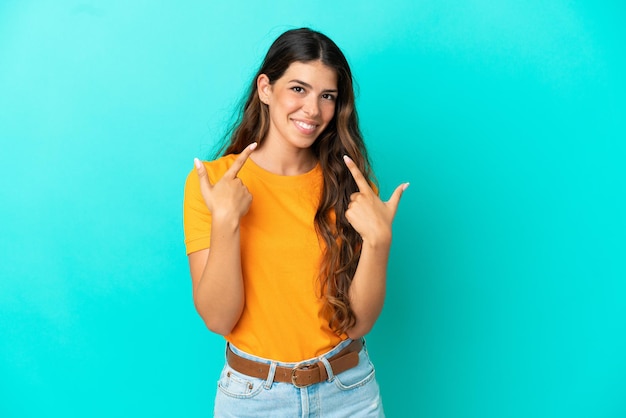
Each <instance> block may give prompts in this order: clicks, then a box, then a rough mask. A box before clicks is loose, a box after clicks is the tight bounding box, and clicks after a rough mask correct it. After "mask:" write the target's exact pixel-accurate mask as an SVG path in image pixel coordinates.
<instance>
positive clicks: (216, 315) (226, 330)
mask: <svg viewBox="0 0 626 418" xmlns="http://www.w3.org/2000/svg"><path fill="white" fill-rule="evenodd" d="M195 305H196V311H197V312H198V314H199V315H200V317H201V318H202V321H204V325H205V326H206V327H207V328H208V329H209V331H211V332H213V333H215V334H219V335H223V336H226V335H228V334H230V333H231V332H232V330H233V329H234V328H235V325H237V322H238V321H239V316H240V315H241V311H239V312H238V314H235V315H228V314H227V313H226V312H217V311H212V310H210V309H206V306H201V305H200V304H198V303H197V302H196V303H195Z"/></svg>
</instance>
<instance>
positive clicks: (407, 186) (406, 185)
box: [402, 183, 411, 191]
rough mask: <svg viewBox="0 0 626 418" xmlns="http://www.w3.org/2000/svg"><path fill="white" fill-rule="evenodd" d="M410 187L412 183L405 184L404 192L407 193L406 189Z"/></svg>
mask: <svg viewBox="0 0 626 418" xmlns="http://www.w3.org/2000/svg"><path fill="white" fill-rule="evenodd" d="M410 185H411V183H404V186H402V191H405V190H406V189H408V188H409V186H410Z"/></svg>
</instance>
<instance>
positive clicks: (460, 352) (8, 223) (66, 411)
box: [0, 0, 626, 418]
mask: <svg viewBox="0 0 626 418" xmlns="http://www.w3.org/2000/svg"><path fill="white" fill-rule="evenodd" d="M625 17H626V14H625V13H624V6H623V5H622V3H621V2H617V1H613V2H611V1H605V2H593V1H591V0H589V1H565V0H553V1H550V2H546V1H536V0H530V1H525V2H518V1H512V0H503V1H498V2H495V1H486V0H460V1H451V0H437V1H434V0H424V1H409V0H404V1H393V2H387V3H386V4H385V5H384V6H383V5H382V2H379V1H369V2H368V1H347V2H336V1H326V0H323V1H318V2H315V3H308V4H303V3H301V2H288V1H274V2H271V3H270V2H268V3H263V2H257V1H241V2H237V1H231V2H227V3H224V5H222V4H221V3H220V4H215V2H205V1H198V0H196V1H188V2H173V1H163V2H151V1H134V2H126V1H119V0H115V1H112V0H110V1H106V2H105V1H85V2H77V1H69V0H55V1H52V0H48V1H17V0H4V1H3V2H1V3H0V140H1V145H2V146H1V148H0V201H1V205H0V228H1V229H0V257H1V262H0V416H1V417H37V416H64V417H83V416H93V417H100V416H102V417H105V416H120V417H142V416H153V417H168V416H188V417H195V416H197V417H200V416H207V415H210V411H211V409H212V402H213V396H214V391H215V381H216V379H217V374H218V372H219V369H220V368H221V365H222V353H223V341H222V339H221V337H219V336H215V335H212V334H211V333H210V332H209V331H207V330H206V329H205V328H204V326H203V324H202V321H201V320H200V319H199V317H198V316H197V314H196V313H195V311H194V308H193V304H192V300H191V286H190V284H191V281H190V278H189V275H188V269H187V260H186V256H185V254H184V246H183V234H182V224H181V211H182V208H181V202H182V192H183V183H184V180H185V176H186V175H187V173H188V172H189V171H190V170H191V168H192V159H193V157H195V156H199V157H203V158H207V157H209V156H210V154H211V152H212V150H213V149H214V146H215V144H216V141H217V140H218V139H219V138H220V137H221V136H222V134H223V132H224V126H225V123H226V122H227V121H229V120H230V118H231V114H232V111H233V106H234V104H235V103H236V102H237V101H238V100H239V98H240V96H241V95H242V94H243V92H244V89H245V86H246V85H247V83H248V81H249V79H250V77H251V76H252V75H253V73H254V71H255V69H256V68H257V66H258V65H259V63H260V59H261V57H262V55H263V54H264V52H265V51H266V49H267V47H268V46H269V44H270V43H271V41H272V40H273V39H274V38H275V37H276V36H277V35H278V34H280V33H282V32H283V31H284V30H286V29H290V28H293V27H298V26H311V27H313V28H315V29H318V30H321V31H323V32H325V33H327V34H328V35H329V36H331V37H332V38H333V39H334V40H335V41H336V42H337V43H338V44H339V45H340V47H341V48H342V49H343V50H344V51H345V53H346V55H347V57H348V59H349V61H350V63H351V65H352V67H353V71H354V73H355V75H356V78H357V81H358V83H359V87H360V88H359V99H358V104H359V110H360V116H361V119H362V127H363V131H364V133H365V135H366V139H367V143H368V146H369V148H370V150H371V154H372V157H373V160H374V165H375V169H376V172H377V175H378V177H379V180H380V184H381V192H382V194H383V195H384V196H385V197H386V196H389V194H390V193H391V191H392V190H393V188H394V187H395V186H396V185H397V184H399V183H400V182H403V181H410V182H411V187H410V188H409V189H408V190H407V192H406V194H405V196H404V198H403V200H402V202H401V207H400V211H399V213H398V216H397V218H396V222H395V224H394V228H395V238H394V245H393V248H392V255H391V261H390V267H389V284H388V297H387V301H386V305H385V309H384V311H383V314H382V316H381V318H380V320H379V321H378V323H377V325H376V327H375V328H374V330H373V332H372V333H371V334H370V336H369V338H368V343H369V346H370V351H371V355H372V357H373V360H374V362H375V364H376V366H377V374H378V379H379V382H380V384H381V387H382V394H383V399H384V402H385V407H386V411H387V414H388V416H390V417H399V416H415V417H432V418H444V417H445V418H448V417H450V418H451V417H454V418H465V417H468V418H469V417H481V418H490V417H493V418H496V417H497V418H502V417H569V418H576V417H580V418H589V417H607V418H608V417H624V416H626V396H625V394H626V356H625V355H624V353H626V281H625V280H626V261H625V260H626V220H625V216H624V214H625V213H626V199H625V192H626V190H625V189H626V188H625V180H626V170H625V168H624V161H625V157H626V145H625V140H626V122H625V121H626V103H625V98H626V85H625V84H626V82H625V77H624V74H626V59H625V58H626V57H625V55H626V48H625V47H624V39H626V36H625V35H626V33H625V32H626V30H625V29H624V24H623V22H624V18H625Z"/></svg>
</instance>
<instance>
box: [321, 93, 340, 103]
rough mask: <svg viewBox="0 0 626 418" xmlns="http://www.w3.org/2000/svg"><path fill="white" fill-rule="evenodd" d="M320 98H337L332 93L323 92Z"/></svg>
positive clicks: (332, 99)
mask: <svg viewBox="0 0 626 418" xmlns="http://www.w3.org/2000/svg"><path fill="white" fill-rule="evenodd" d="M322 99H325V100H330V101H335V100H336V99H337V97H335V95H334V94H330V93H324V94H322Z"/></svg>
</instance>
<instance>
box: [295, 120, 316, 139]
mask: <svg viewBox="0 0 626 418" xmlns="http://www.w3.org/2000/svg"><path fill="white" fill-rule="evenodd" d="M291 121H292V122H293V124H294V126H295V127H296V129H298V131H300V132H302V133H303V134H305V135H310V134H312V133H314V132H315V131H316V130H317V128H318V126H319V124H318V123H315V122H313V121H309V120H305V119H291Z"/></svg>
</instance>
